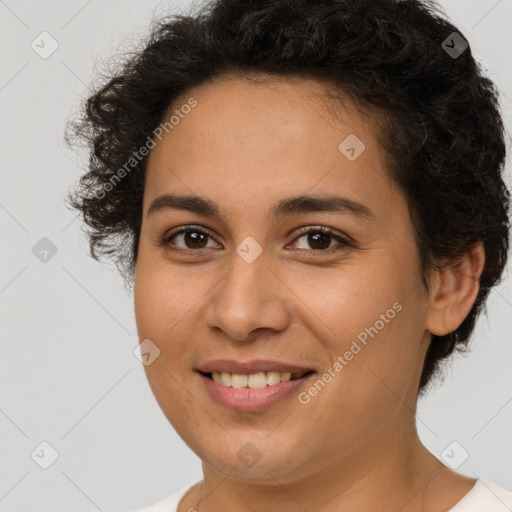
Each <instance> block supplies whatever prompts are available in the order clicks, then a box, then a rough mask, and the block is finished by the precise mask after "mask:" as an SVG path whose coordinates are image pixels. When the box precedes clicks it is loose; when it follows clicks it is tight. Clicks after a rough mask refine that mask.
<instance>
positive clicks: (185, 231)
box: [162, 226, 212, 254]
mask: <svg viewBox="0 0 512 512" xmlns="http://www.w3.org/2000/svg"><path fill="white" fill-rule="evenodd" d="M208 237H210V238H212V237H211V235H210V234H209V233H208V232H207V231H205V230H204V229H200V228H199V226H186V227H184V228H182V229H180V230H178V231H175V232H174V233H171V234H169V235H166V236H165V237H164V238H163V240H162V245H163V246H164V247H168V246H169V244H171V240H172V239H174V238H176V239H177V240H179V239H181V240H182V242H183V243H184V244H185V248H184V249H183V248H178V250H180V251H184V252H187V253H189V254H192V253H196V254H197V253H200V252H202V250H203V249H205V248H206V244H207V243H208ZM171 245H175V243H174V242H173V243H172V244H171Z"/></svg>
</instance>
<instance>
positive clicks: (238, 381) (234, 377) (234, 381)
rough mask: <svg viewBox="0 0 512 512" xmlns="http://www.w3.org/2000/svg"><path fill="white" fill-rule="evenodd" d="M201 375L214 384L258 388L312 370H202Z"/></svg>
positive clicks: (286, 380) (310, 372) (290, 378)
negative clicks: (233, 371)
mask: <svg viewBox="0 0 512 512" xmlns="http://www.w3.org/2000/svg"><path fill="white" fill-rule="evenodd" d="M199 373H200V374H201V375H203V376H204V377H206V378H208V379H210V380H212V381H213V382H215V383H216V384H219V385H221V386H225V387H232V388H239V389H240V388H251V389H260V388H264V387H266V386H276V385H278V384H280V383H281V382H289V381H294V380H298V379H302V378H303V377H308V376H309V375H312V374H313V373H314V372H313V371H312V370H310V371H305V372H295V373H292V372H279V371H268V372H255V373H250V374H242V373H230V372H203V371H199Z"/></svg>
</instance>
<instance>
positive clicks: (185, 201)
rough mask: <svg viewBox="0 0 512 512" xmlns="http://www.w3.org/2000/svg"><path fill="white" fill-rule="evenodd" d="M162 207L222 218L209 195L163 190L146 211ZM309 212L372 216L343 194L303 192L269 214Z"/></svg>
mask: <svg viewBox="0 0 512 512" xmlns="http://www.w3.org/2000/svg"><path fill="white" fill-rule="evenodd" d="M165 210H185V211H189V212H193V213H197V214H199V215H204V216H206V217H218V218H222V213H221V211H220V208H219V207H218V206H217V205H216V204H215V203H214V202H213V201H211V200H210V199H207V198H204V197H200V196H192V195H177V194H163V195H161V196H158V197H157V198H156V199H154V201H153V202H152V203H151V205H150V206H149V208H148V211H147V215H148V216H149V215H152V214H154V213H156V212H159V211H165ZM312 212H334V213H341V214H351V215H354V216H356V217H359V218H362V219H373V218H374V215H373V213H372V212H371V210H370V209H369V208H368V207H367V206H365V205H364V204H362V203H359V202H357V201H354V200H352V199H349V198H347V197H340V196H325V197H314V196H306V195H301V196H295V197H289V198H286V199H281V200H280V201H278V202H277V203H276V204H275V205H274V206H273V207H272V208H271V210H270V213H269V215H270V217H271V218H273V219H274V220H276V221H277V220H279V219H281V218H283V217H286V216H288V215H293V214H297V213H312Z"/></svg>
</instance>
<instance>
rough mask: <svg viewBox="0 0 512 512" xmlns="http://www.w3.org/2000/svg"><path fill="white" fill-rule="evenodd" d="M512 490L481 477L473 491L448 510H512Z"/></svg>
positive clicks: (452, 511)
mask: <svg viewBox="0 0 512 512" xmlns="http://www.w3.org/2000/svg"><path fill="white" fill-rule="evenodd" d="M511 509H512V492H511V491H510V490H508V489H505V488H503V487H501V486H499V485H497V484H495V483H494V482H490V481H489V480H485V479H482V478H479V479H478V480H477V481H476V483H475V485H474V487H473V488H472V489H471V491H469V492H468V494H466V496H464V497H463V498H462V499H461V500H460V501H459V502H458V503H457V504H456V505H455V506H454V507H452V508H451V509H450V510H449V511H448V512H510V510H511Z"/></svg>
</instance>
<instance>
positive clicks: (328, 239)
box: [308, 233, 330, 249]
mask: <svg viewBox="0 0 512 512" xmlns="http://www.w3.org/2000/svg"><path fill="white" fill-rule="evenodd" d="M318 237H320V239H322V238H323V239H324V241H325V240H326V239H327V243H326V244H325V243H324V244H320V245H322V247H317V248H318V249H325V248H327V247H329V243H330V235H329V234H327V233H315V234H314V235H309V237H308V238H309V242H310V243H311V240H314V241H315V243H316V242H317V241H318Z"/></svg>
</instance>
